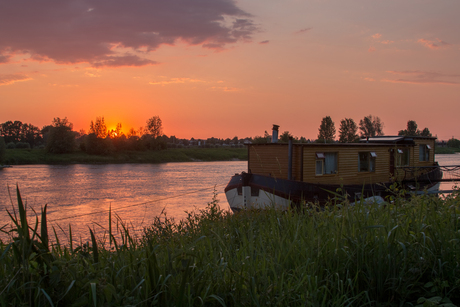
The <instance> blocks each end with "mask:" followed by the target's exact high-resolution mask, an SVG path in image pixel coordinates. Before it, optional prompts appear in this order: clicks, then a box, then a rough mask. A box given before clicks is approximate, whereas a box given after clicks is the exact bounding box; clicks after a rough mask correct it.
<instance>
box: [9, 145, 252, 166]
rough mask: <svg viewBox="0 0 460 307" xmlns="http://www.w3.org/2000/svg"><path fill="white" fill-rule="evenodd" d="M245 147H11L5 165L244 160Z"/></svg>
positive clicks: (246, 154)
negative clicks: (95, 150)
mask: <svg viewBox="0 0 460 307" xmlns="http://www.w3.org/2000/svg"><path fill="white" fill-rule="evenodd" d="M247 159H248V151H247V149H246V148H174V149H165V150H157V151H125V152H119V153H113V154H110V155H105V156H98V155H89V154H87V153H85V152H82V151H77V152H73V153H68V154H50V153H47V152H46V151H45V150H44V149H8V150H6V155H5V161H4V164H5V165H24V164H90V163H105V164H111V163H113V164H115V163H166V162H193V161H236V160H241V161H245V160H247Z"/></svg>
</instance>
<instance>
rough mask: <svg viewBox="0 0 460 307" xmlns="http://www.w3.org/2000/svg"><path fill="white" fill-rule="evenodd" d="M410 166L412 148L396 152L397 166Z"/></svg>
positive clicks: (400, 149) (399, 149)
mask: <svg viewBox="0 0 460 307" xmlns="http://www.w3.org/2000/svg"><path fill="white" fill-rule="evenodd" d="M404 158H405V159H404ZM403 160H405V161H403ZM409 165H410V148H408V147H405V148H398V149H397V151H396V166H409Z"/></svg>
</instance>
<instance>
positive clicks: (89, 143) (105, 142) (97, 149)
mask: <svg viewBox="0 0 460 307" xmlns="http://www.w3.org/2000/svg"><path fill="white" fill-rule="evenodd" d="M85 150H86V153H88V154H90V155H108V154H110V153H112V152H113V151H114V146H113V144H112V140H111V139H110V137H108V136H107V137H105V138H100V137H98V136H97V135H96V134H95V133H90V134H88V135H87V136H86V138H85Z"/></svg>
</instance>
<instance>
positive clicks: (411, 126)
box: [398, 120, 432, 136]
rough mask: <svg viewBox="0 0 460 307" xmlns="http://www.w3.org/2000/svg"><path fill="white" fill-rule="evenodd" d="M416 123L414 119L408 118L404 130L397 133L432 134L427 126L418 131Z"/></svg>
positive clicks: (412, 134) (408, 134)
mask: <svg viewBox="0 0 460 307" xmlns="http://www.w3.org/2000/svg"><path fill="white" fill-rule="evenodd" d="M417 127H418V126H417V123H416V122H415V120H409V121H408V122H407V128H406V130H399V132H398V135H407V136H432V135H431V132H430V130H429V129H428V128H425V129H423V131H420V130H418V129H417Z"/></svg>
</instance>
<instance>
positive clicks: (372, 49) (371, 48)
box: [367, 46, 375, 52]
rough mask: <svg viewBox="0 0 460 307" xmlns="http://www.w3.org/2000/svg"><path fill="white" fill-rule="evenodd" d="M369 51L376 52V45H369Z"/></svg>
mask: <svg viewBox="0 0 460 307" xmlns="http://www.w3.org/2000/svg"><path fill="white" fill-rule="evenodd" d="M367 51H368V52H374V51H375V47H372V46H371V47H369V49H367Z"/></svg>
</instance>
